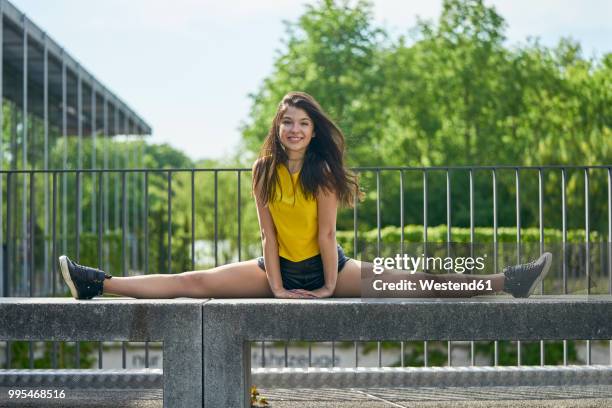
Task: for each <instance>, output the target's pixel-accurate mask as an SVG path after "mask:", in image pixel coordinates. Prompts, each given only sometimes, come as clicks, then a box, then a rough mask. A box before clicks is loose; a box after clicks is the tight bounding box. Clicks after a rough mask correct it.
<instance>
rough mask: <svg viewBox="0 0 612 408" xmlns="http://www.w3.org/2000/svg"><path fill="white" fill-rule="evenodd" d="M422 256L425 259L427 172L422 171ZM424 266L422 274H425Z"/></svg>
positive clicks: (425, 267) (425, 268)
mask: <svg viewBox="0 0 612 408" xmlns="http://www.w3.org/2000/svg"><path fill="white" fill-rule="evenodd" d="M423 256H424V257H425V259H427V170H423ZM425 264H426V265H427V262H426V263H425ZM426 265H425V266H424V267H423V271H424V272H427V266H426Z"/></svg>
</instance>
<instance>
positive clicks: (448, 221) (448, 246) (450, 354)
mask: <svg viewBox="0 0 612 408" xmlns="http://www.w3.org/2000/svg"><path fill="white" fill-rule="evenodd" d="M451 224H452V219H451V187H450V171H449V170H448V169H447V170H446V253H447V256H449V257H450V256H451V253H450V252H451V241H452V235H451ZM446 356H447V360H448V366H449V367H452V366H453V345H452V342H451V341H450V340H448V342H447V353H446Z"/></svg>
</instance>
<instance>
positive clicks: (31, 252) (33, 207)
mask: <svg viewBox="0 0 612 408" xmlns="http://www.w3.org/2000/svg"><path fill="white" fill-rule="evenodd" d="M35 180H36V179H35V173H34V172H33V171H31V172H30V220H29V225H30V240H29V241H30V242H29V244H30V248H29V250H28V253H29V255H30V256H29V258H30V267H29V268H28V272H29V275H30V276H29V277H28V285H29V287H30V297H34V292H35V288H34V284H35V278H34V248H35V247H34V232H35V231H36V228H35V225H36V190H35V188H34V186H35ZM24 204H25V203H24ZM31 344H32V343H30V345H31Z"/></svg>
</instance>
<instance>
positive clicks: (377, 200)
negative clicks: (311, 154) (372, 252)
mask: <svg viewBox="0 0 612 408" xmlns="http://www.w3.org/2000/svg"><path fill="white" fill-rule="evenodd" d="M380 228H381V225H380V169H376V231H377V234H376V256H377V257H378V256H380V241H381V236H380Z"/></svg>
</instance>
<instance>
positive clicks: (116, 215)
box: [113, 105, 121, 230]
mask: <svg viewBox="0 0 612 408" xmlns="http://www.w3.org/2000/svg"><path fill="white" fill-rule="evenodd" d="M114 108H115V113H114V115H113V121H114V123H113V125H114V128H115V136H117V135H118V134H119V108H117V105H115V106H114ZM113 156H114V160H113V162H114V168H115V169H119V168H120V166H119V155H118V154H116V153H115V154H114V155H113ZM114 174H115V183H114V184H115V205H114V208H115V211H114V218H115V230H117V229H119V182H118V179H119V178H120V176H121V175H120V173H119V172H118V171H117V172H115V173H114Z"/></svg>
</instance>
